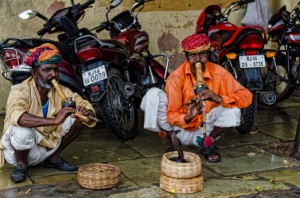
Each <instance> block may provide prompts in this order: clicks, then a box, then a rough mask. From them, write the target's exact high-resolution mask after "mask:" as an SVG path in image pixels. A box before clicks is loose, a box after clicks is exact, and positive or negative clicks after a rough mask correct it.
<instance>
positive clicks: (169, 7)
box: [0, 0, 298, 113]
mask: <svg viewBox="0 0 300 198" xmlns="http://www.w3.org/2000/svg"><path fill="white" fill-rule="evenodd" d="M232 1H233V0H210V4H219V5H221V6H222V7H223V8H224V7H226V5H228V4H229V3H230V2H232ZM75 2H76V3H83V2H85V1H83V0H75ZM109 2H110V1H109V0H96V2H95V4H94V6H93V7H92V8H90V9H87V10H86V15H85V17H84V18H83V19H82V21H81V22H80V24H79V26H80V27H88V28H89V29H91V28H93V27H96V26H97V25H99V23H100V22H102V21H104V20H105V12H106V7H107V6H108V5H109ZM133 2H134V0H124V1H123V3H122V4H121V5H120V6H119V7H117V8H115V9H114V10H113V11H112V12H111V14H110V16H114V15H116V14H117V13H119V12H121V11H122V10H125V9H129V8H130V7H131V5H132V4H133ZM206 2H207V1H199V0H189V1H183V0H155V1H151V2H149V3H147V4H146V6H145V8H144V10H143V11H142V12H141V13H140V14H139V20H140V23H141V25H142V27H143V29H144V30H146V31H147V32H148V33H149V36H150V51H151V52H152V53H153V54H155V53H159V52H164V53H166V54H167V55H169V56H170V59H171V62H170V63H171V65H170V66H171V69H172V68H175V67H176V66H177V65H178V64H179V63H180V62H181V61H182V60H184V56H183V54H182V53H181V47H180V42H181V40H182V39H183V38H184V37H186V36H187V35H189V34H191V33H193V32H194V31H195V23H196V20H197V18H198V16H199V14H200V12H201V10H203V9H204V8H205V7H206V6H207V3H206ZM297 2H298V1H296V0H280V1H276V3H278V4H273V1H271V0H270V3H271V6H270V10H271V13H273V12H274V10H277V9H278V7H279V6H280V5H282V4H284V3H287V4H288V5H287V8H288V10H290V9H292V8H293V7H294V5H295V4H296V3H297ZM67 6H70V2H69V1H68V0H49V1H40V0H10V1H8V0H3V1H0V16H1V19H2V20H1V21H0V32H1V35H0V41H1V42H2V41H3V40H4V39H6V38H8V37H17V38H30V37H37V35H36V32H37V31H38V30H39V29H41V28H42V27H43V22H44V21H43V20H41V19H39V18H37V17H36V18H33V19H31V20H22V19H20V18H19V17H18V14H19V13H20V12H21V11H24V10H27V9H32V10H36V11H39V12H40V13H42V14H43V15H45V16H46V17H50V16H51V15H52V13H53V12H55V10H57V9H58V8H63V7H67ZM243 13H244V9H241V10H239V11H238V12H236V13H232V15H231V16H230V21H232V22H233V23H236V24H238V23H239V21H240V19H241V18H242V15H243ZM98 37H99V38H104V39H107V38H109V36H108V33H107V32H103V33H100V34H98ZM44 38H49V39H54V40H56V35H45V37H44ZM0 83H1V86H0V92H1V97H0V113H4V112H5V105H6V101H7V96H8V93H9V90H10V84H9V83H8V81H6V80H5V79H4V78H3V77H1V78H0Z"/></svg>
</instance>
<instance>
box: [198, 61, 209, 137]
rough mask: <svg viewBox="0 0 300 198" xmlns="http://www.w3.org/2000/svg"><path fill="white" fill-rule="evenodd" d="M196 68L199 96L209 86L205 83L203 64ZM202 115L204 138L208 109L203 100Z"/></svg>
mask: <svg viewBox="0 0 300 198" xmlns="http://www.w3.org/2000/svg"><path fill="white" fill-rule="evenodd" d="M195 67H196V79H197V84H196V86H195V93H196V94H197V95H198V94H199V93H200V92H201V90H203V89H207V86H206V84H205V82H204V79H203V75H202V64H201V63H200V62H197V63H196V64H195ZM202 113H203V136H204V137H205V136H206V107H205V100H202Z"/></svg>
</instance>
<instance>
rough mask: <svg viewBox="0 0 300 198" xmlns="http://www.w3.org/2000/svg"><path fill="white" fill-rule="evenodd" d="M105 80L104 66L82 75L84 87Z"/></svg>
mask: <svg viewBox="0 0 300 198" xmlns="http://www.w3.org/2000/svg"><path fill="white" fill-rule="evenodd" d="M106 78H107V73H106V69H105V66H104V65H102V66H100V67H97V68H96V69H92V70H89V71H87V72H84V73H82V79H83V84H84V86H88V85H90V84H93V83H96V82H99V81H101V80H104V79H106Z"/></svg>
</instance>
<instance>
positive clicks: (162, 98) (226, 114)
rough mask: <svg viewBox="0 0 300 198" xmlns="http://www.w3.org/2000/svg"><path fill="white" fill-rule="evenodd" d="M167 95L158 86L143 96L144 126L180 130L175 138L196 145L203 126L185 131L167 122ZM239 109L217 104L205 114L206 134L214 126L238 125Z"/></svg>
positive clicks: (157, 130)
mask: <svg viewBox="0 0 300 198" xmlns="http://www.w3.org/2000/svg"><path fill="white" fill-rule="evenodd" d="M167 101H168V100H167V95H166V93H165V92H164V91H162V90H160V89H158V88H151V89H150V90H149V91H148V92H147V93H146V95H145V96H144V98H143V100H142V103H141V109H142V110H143V111H144V112H145V117H144V128H145V129H148V130H150V131H154V132H159V131H160V130H166V131H171V130H174V131H176V130H180V132H179V133H177V138H178V139H179V140H180V142H181V143H182V144H183V145H196V146H199V145H198V143H197V141H196V140H197V136H200V137H203V127H200V128H199V129H197V130H195V131H186V130H185V129H182V128H180V127H178V126H173V127H172V126H171V125H170V124H169V123H168V122H167V105H168V104H167ZM240 117H241V110H240V109H239V108H225V107H223V106H218V107H216V108H213V109H212V110H211V111H210V112H209V113H208V114H206V134H207V135H209V134H210V133H211V132H212V130H213V128H214V127H221V128H228V127H237V126H239V125H240Z"/></svg>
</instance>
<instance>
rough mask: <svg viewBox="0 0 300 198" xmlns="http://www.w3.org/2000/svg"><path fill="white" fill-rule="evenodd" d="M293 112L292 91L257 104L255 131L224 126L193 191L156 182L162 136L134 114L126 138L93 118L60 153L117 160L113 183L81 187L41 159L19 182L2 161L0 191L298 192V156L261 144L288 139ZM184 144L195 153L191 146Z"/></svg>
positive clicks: (299, 98)
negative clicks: (133, 131)
mask: <svg viewBox="0 0 300 198" xmlns="http://www.w3.org/2000/svg"><path fill="white" fill-rule="evenodd" d="M299 112H300V92H299V91H297V92H296V93H295V94H294V95H293V96H292V97H291V98H290V99H289V100H287V101H285V102H284V103H280V104H277V105H276V106H272V107H267V106H263V105H260V106H259V110H258V119H257V127H258V130H259V131H258V132H253V133H251V134H248V135H241V134H238V133H237V132H236V131H235V129H233V128H232V129H230V130H228V131H227V133H226V134H225V135H224V136H223V137H222V138H221V139H220V140H218V141H217V142H216V146H218V147H219V150H218V151H219V152H220V153H221V155H222V161H221V162H220V163H215V164H211V163H207V162H206V161H205V160H204V158H202V157H201V159H202V175H203V177H204V188H203V190H202V191H201V192H198V193H194V194H172V193H169V192H166V191H164V190H162V189H161V188H160V187H159V177H160V174H161V171H160V163H161V159H162V155H163V153H164V151H165V149H166V148H167V146H168V142H167V141H166V140H164V139H161V138H160V137H159V136H158V135H157V134H154V133H152V132H149V131H146V130H144V129H143V121H142V120H140V124H139V134H138V136H137V137H136V138H135V139H134V140H132V141H128V142H122V141H120V140H119V139H117V138H116V137H115V136H114V135H113V134H112V133H111V132H110V131H109V130H108V129H107V128H106V127H105V126H104V125H101V124H99V125H98V126H97V127H96V128H93V129H85V130H84V131H83V133H82V134H81V135H80V137H79V138H78V139H77V140H76V141H75V142H73V143H72V144H71V145H70V147H68V149H67V150H65V152H64V153H63V157H64V158H65V159H66V160H68V161H70V162H73V163H76V164H78V165H84V164H87V163H94V162H102V163H110V164H114V165H117V166H118V167H120V169H121V171H122V177H121V181H120V183H119V185H118V186H117V187H115V188H113V189H107V190H89V189H85V188H81V187H80V186H79V185H78V183H77V173H76V172H69V173H65V172H61V171H57V170H55V169H45V168H43V167H42V166H41V165H37V166H36V167H33V168H31V169H30V171H29V173H28V175H29V178H28V179H27V180H26V181H25V182H24V183H22V184H13V183H12V182H11V180H10V173H11V171H12V167H11V166H10V165H7V164H6V165H5V166H4V167H3V168H2V169H0V197H7V198H8V197H122V198H125V197H128V198H132V197H137V198H140V197H146V198H148V197H151V198H152V197H300V190H299V188H298V187H300V178H299V174H300V172H299V170H300V169H299V161H296V160H294V159H291V158H289V157H288V156H287V155H286V156H281V155H278V154H272V153H269V152H268V150H263V149H262V147H261V145H273V144H275V143H279V142H287V141H291V140H293V139H294V137H295V132H296V127H297V120H298V116H299ZM2 119H3V117H2ZM1 123H2V121H1ZM184 149H185V150H186V151H190V152H194V153H197V154H199V150H198V149H197V148H193V147H184ZM278 149H281V148H278Z"/></svg>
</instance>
